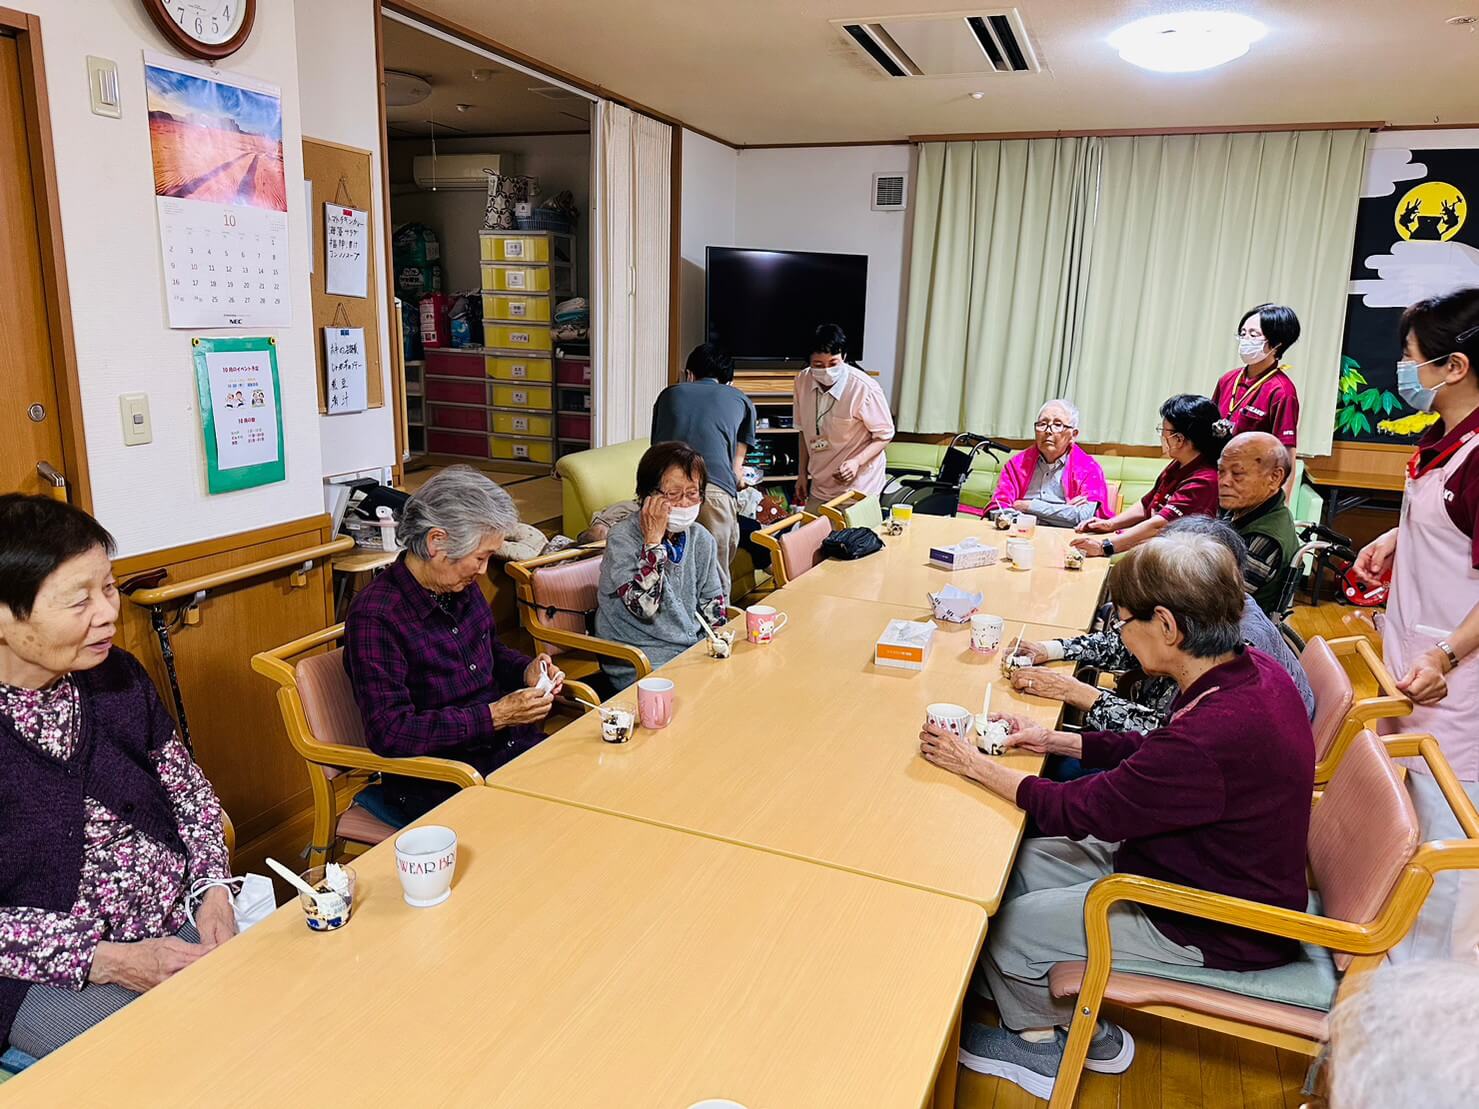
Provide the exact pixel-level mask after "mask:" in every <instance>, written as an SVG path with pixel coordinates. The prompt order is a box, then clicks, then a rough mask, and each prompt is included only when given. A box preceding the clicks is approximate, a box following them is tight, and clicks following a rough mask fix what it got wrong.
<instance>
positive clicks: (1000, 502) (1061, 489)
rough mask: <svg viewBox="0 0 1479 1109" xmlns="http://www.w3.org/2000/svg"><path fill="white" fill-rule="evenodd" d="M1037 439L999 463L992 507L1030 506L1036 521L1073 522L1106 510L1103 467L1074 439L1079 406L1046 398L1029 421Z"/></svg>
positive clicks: (1028, 509) (1024, 508)
mask: <svg viewBox="0 0 1479 1109" xmlns="http://www.w3.org/2000/svg"><path fill="white" fill-rule="evenodd" d="M1032 431H1033V436H1034V438H1035V439H1036V442H1034V444H1033V445H1032V446H1030V447H1028V448H1027V449H1026V450H1024V451H1021V452H1019V453H1018V454H1015V455H1013V456H1012V458H1011V460H1010V461H1008V462H1007V464H1006V465H1005V466H1003V467H1002V470H1001V477H1000V478H999V479H998V480H997V483H996V492H995V493H994V494H993V495H992V498H991V505H990V507H992V508H1014V509H1016V510H1017V511H1018V512H1030V513H1032V515H1034V516H1036V517H1037V519H1038V522H1039V523H1042V524H1047V525H1049V526H1051V527H1060V528H1071V527H1076V526H1077V525H1079V524H1081V523H1083V522H1084V521H1085V520H1092V519H1094V518H1095V517H1097V516H1107V515H1109V514H1110V512H1111V511H1112V509H1113V507H1114V506H1113V505H1108V504H1106V503H1105V502H1106V501H1107V500H1108V499H1109V493H1108V490H1107V489H1106V488H1105V485H1104V471H1103V470H1102V469H1101V468H1100V466H1099V463H1097V462H1095V461H1094V460H1093V459H1092V458H1090V457H1089V455H1088V454H1087V453H1086V452H1085V451H1084V449H1083V448H1082V447H1080V446H1079V445H1078V443H1077V442H1075V440H1077V439H1078V409H1077V408H1075V407H1074V406H1073V404H1071V403H1070V402H1069V401H1066V400H1061V399H1060V400H1050V401H1048V403H1047V404H1045V405H1043V406H1042V408H1041V410H1040V411H1039V412H1038V414H1037V422H1036V423H1034V424H1033V425H1032Z"/></svg>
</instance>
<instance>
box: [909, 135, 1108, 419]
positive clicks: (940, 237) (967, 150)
mask: <svg viewBox="0 0 1479 1109" xmlns="http://www.w3.org/2000/svg"><path fill="white" fill-rule="evenodd" d="M1098 144H1099V140H1097V139H1086V138H1063V139H1030V140H1026V139H1024V140H1011V141H1005V142H953V143H925V144H923V145H922V146H921V147H920V151H919V168H918V171H917V174H916V178H915V192H914V197H915V199H914V228H913V237H912V246H911V254H910V263H909V295H908V308H907V311H906V319H905V340H904V361H903V367H902V370H901V372H900V375H899V396H898V410H899V420H898V423H899V428H900V430H902V431H914V432H928V433H934V432H950V431H959V430H972V431H976V432H981V433H992V434H998V435H1008V436H1028V435H1031V427H1032V420H1033V417H1034V416H1036V415H1037V410H1038V408H1039V406H1040V405H1041V404H1042V402H1043V401H1044V400H1046V399H1047V398H1049V397H1051V396H1054V395H1056V393H1057V392H1058V390H1059V388H1060V385H1061V382H1062V381H1063V380H1064V379H1065V377H1066V375H1067V371H1068V365H1069V359H1070V356H1071V350H1072V344H1073V339H1074V335H1075V332H1076V322H1077V317H1078V313H1079V311H1080V310H1081V308H1082V303H1083V286H1082V280H1081V278H1082V274H1083V272H1084V270H1085V264H1086V259H1085V257H1084V252H1085V250H1086V249H1087V247H1088V244H1089V243H1090V235H1089V232H1090V231H1091V229H1092V224H1093V218H1094V197H1095V185H1096V181H1097V178H1098V168H1097V167H1098V153H1099V145H1098Z"/></svg>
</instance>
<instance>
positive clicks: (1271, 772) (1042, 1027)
mask: <svg viewBox="0 0 1479 1109" xmlns="http://www.w3.org/2000/svg"><path fill="white" fill-rule="evenodd" d="M1109 593H1110V596H1111V597H1112V598H1113V600H1114V602H1115V605H1116V607H1117V609H1118V623H1119V630H1120V634H1121V636H1122V637H1123V639H1124V644H1125V646H1126V647H1127V648H1128V649H1129V651H1130V652H1131V653H1132V654H1133V655H1134V656H1135V657H1136V659H1137V660H1138V661H1139V663H1140V665H1141V667H1142V668H1143V669H1144V670H1145V671H1146V673H1148V674H1152V675H1166V676H1169V677H1171V678H1173V679H1175V681H1176V684H1177V685H1178V686H1179V687H1180V694H1179V695H1178V696H1177V698H1176V700H1175V702H1174V703H1173V708H1172V714H1171V718H1170V722H1169V723H1168V724H1166V726H1164V727H1162V728H1157V729H1155V730H1154V731H1151V732H1149V733H1147V734H1145V735H1141V734H1139V733H1136V732H1084V733H1082V734H1080V735H1073V734H1070V733H1067V732H1050V731H1047V730H1045V729H1043V728H1042V727H1040V726H1037V725H1033V724H1031V723H1029V722H1027V721H1024V720H1018V719H1012V720H1011V725H1012V728H1013V731H1012V734H1011V736H1010V737H1009V739H1008V743H1009V745H1010V746H1013V747H1017V748H1020V749H1023V750H1027V751H1032V752H1035V753H1043V754H1057V755H1066V756H1069V757H1072V758H1078V759H1081V760H1082V761H1083V765H1084V766H1086V767H1089V768H1092V769H1099V770H1102V771H1103V773H1101V774H1094V775H1092V776H1090V777H1086V778H1081V779H1079V780H1077V781H1072V782H1063V783H1058V782H1050V781H1048V780H1047V779H1045V778H1039V777H1036V776H1033V775H1029V774H1023V773H1021V772H1020V771H1016V770H1010V769H1008V768H1007V767H1005V766H1003V765H1002V764H1001V763H999V762H997V761H996V760H993V759H991V758H989V757H987V756H985V755H982V754H980V753H979V752H978V751H977V750H976V749H975V748H974V747H972V746H969V745H967V744H964V743H962V742H960V741H959V740H957V739H955V738H954V737H953V736H951V735H950V734H949V733H946V732H943V731H941V730H939V729H935V728H927V729H926V730H925V731H924V732H923V733H922V734H921V735H920V743H921V750H922V753H923V754H924V757H925V758H927V759H928V760H929V761H930V762H933V763H935V764H936V765H938V766H942V767H944V768H946V769H949V770H953V771H955V772H957V773H959V774H961V775H963V776H965V777H967V778H970V779H971V780H973V781H975V782H978V783H980V784H981V785H982V786H984V787H985V788H987V789H988V790H990V791H991V792H993V793H996V794H999V795H1000V796H1002V797H1006V798H1009V799H1012V800H1015V801H1016V803H1017V804H1018V805H1019V806H1021V808H1022V809H1023V810H1024V811H1026V813H1027V814H1028V815H1029V816H1031V817H1032V819H1033V821H1034V822H1035V823H1036V825H1037V827H1038V829H1039V830H1040V831H1041V833H1042V838H1036V839H1029V840H1026V841H1024V843H1023V845H1022V850H1021V852H1020V853H1019V854H1018V856H1017V865H1016V868H1015V870H1014V871H1013V874H1012V878H1011V881H1010V883H1009V884H1008V886H1007V890H1006V894H1005V897H1004V899H1003V901H1002V906H1001V909H1000V911H999V912H998V913H997V914H996V916H995V917H994V918H993V919H992V921H991V928H990V930H989V932H988V934H987V938H986V950H985V952H984V953H983V955H982V958H981V963H980V967H979V973H978V975H977V988H978V989H981V990H982V992H986V993H989V995H990V996H991V997H992V998H994V999H995V1001H996V1006H997V1010H998V1012H999V1013H1000V1015H1001V1025H1002V1026H1001V1027H1000V1028H990V1027H987V1026H984V1025H979V1024H974V1025H971V1026H970V1027H968V1028H967V1029H966V1031H965V1034H964V1036H963V1037H962V1046H961V1062H963V1063H964V1064H965V1065H966V1066H968V1067H970V1068H971V1069H972V1070H976V1071H979V1072H981V1073H983V1074H994V1075H998V1076H1000V1077H1003V1078H1006V1079H1008V1080H1010V1081H1012V1082H1015V1083H1017V1084H1018V1085H1020V1086H1022V1087H1023V1088H1025V1089H1027V1090H1028V1091H1030V1092H1031V1093H1033V1094H1035V1095H1036V1096H1038V1097H1047V1096H1048V1095H1049V1093H1050V1092H1051V1090H1052V1085H1053V1079H1054V1078H1055V1077H1056V1076H1057V1072H1058V1061H1059V1059H1060V1058H1061V1057H1062V1048H1063V1043H1064V1032H1063V1030H1062V1027H1063V1026H1064V1025H1066V1024H1068V1023H1069V1021H1070V1020H1071V1018H1072V1001H1071V999H1060V998H1054V997H1053V996H1052V995H1051V994H1050V992H1049V989H1048V978H1047V975H1048V972H1049V971H1050V970H1051V969H1052V967H1053V965H1054V964H1056V963H1060V962H1065V961H1069V960H1078V959H1083V958H1085V957H1086V954H1087V950H1086V942H1085V938H1084V920H1083V908H1084V898H1085V897H1086V896H1087V894H1088V891H1089V887H1090V886H1092V885H1093V884H1094V882H1096V881H1097V880H1098V879H1100V878H1102V877H1104V876H1105V875H1107V874H1109V873H1111V872H1115V871H1118V872H1122V873H1129V874H1141V875H1145V876H1146V877H1150V878H1158V879H1161V880H1164V881H1167V882H1175V883H1178V884H1180V885H1185V886H1191V887H1193V888H1196V889H1203V890H1210V891H1212V892H1215V893H1222V894H1228V895H1230V896H1233V897H1244V898H1249V899H1251V900H1254V901H1261V902H1264V903H1265V904H1269V905H1277V906H1280V907H1282V908H1286V909H1303V908H1304V907H1305V903H1306V900H1307V897H1308V893H1307V890H1306V886H1305V839H1306V837H1307V835H1308V832H1309V815H1310V797H1311V793H1312V790H1313V788H1314V762H1315V756H1314V740H1313V738H1312V736H1311V734H1310V725H1309V718H1308V716H1307V714H1306V713H1305V710H1304V705H1303V703H1302V702H1301V700H1300V697H1299V692H1298V690H1297V689H1296V688H1295V686H1294V683H1293V682H1292V681H1291V680H1290V678H1289V675H1288V674H1287V673H1286V672H1285V671H1284V670H1283V668H1282V667H1280V665H1279V664H1278V663H1277V662H1276V661H1274V660H1273V659H1272V658H1270V657H1269V656H1267V655H1265V654H1262V653H1261V652H1259V651H1257V650H1256V649H1254V648H1251V647H1245V646H1244V645H1243V638H1242V633H1241V631H1240V628H1239V618H1240V616H1241V614H1242V608H1243V583H1242V580H1241V578H1240V577H1239V574H1238V569H1237V567H1236V566H1235V565H1234V562H1233V558H1232V555H1231V554H1230V553H1229V552H1228V550H1227V548H1226V547H1224V546H1222V545H1221V544H1220V543H1217V542H1215V541H1214V540H1212V539H1211V538H1209V537H1207V536H1204V535H1174V536H1164V537H1161V538H1157V539H1153V540H1151V541H1150V542H1149V543H1147V544H1145V545H1144V546H1141V547H1137V548H1135V549H1134V550H1132V551H1131V552H1130V553H1129V554H1128V555H1126V556H1125V558H1124V560H1123V561H1121V562H1119V563H1118V564H1116V565H1115V567H1114V568H1113V569H1112V570H1111V571H1110V574H1109ZM1116 844H1117V845H1118V846H1115V845H1116ZM1110 931H1111V934H1112V936H1113V940H1114V954H1115V961H1116V963H1118V962H1120V961H1123V960H1134V961H1137V962H1141V963H1144V962H1146V961H1149V962H1158V963H1165V964H1168V965H1176V966H1207V967H1215V968H1220V969H1226V970H1258V969H1263V968H1267V967H1274V966H1279V965H1281V964H1283V963H1287V962H1289V961H1290V960H1292V959H1293V958H1294V957H1295V956H1296V954H1297V953H1298V945H1297V944H1295V943H1294V942H1292V941H1289V940H1284V939H1280V938H1277V937H1272V936H1265V935H1260V934H1257V933H1254V932H1249V931H1246V930H1244V929H1240V928H1235V927H1231V926H1228V925H1223V924H1217V923H1212V922H1209V921H1203V920H1197V919H1193V918H1191V917H1184V916H1179V915H1175V914H1168V913H1162V912H1160V911H1158V910H1144V909H1141V908H1139V907H1137V906H1131V905H1126V906H1122V907H1119V908H1117V909H1115V910H1114V912H1113V914H1112V915H1111V917H1110ZM1133 1055H1134V1043H1133V1042H1132V1041H1131V1039H1130V1037H1129V1035H1128V1034H1127V1033H1125V1032H1124V1030H1123V1029H1120V1028H1117V1027H1115V1026H1114V1025H1112V1024H1110V1023H1109V1022H1108V1021H1103V1022H1101V1024H1100V1027H1099V1029H1098V1030H1097V1032H1096V1034H1095V1037H1094V1041H1093V1044H1092V1046H1091V1047H1090V1052H1089V1062H1088V1067H1089V1069H1090V1070H1097V1071H1101V1072H1105V1073H1110V1074H1117V1073H1119V1072H1120V1071H1123V1070H1124V1069H1125V1068H1126V1067H1128V1066H1129V1065H1130V1060H1131V1058H1132V1057H1133Z"/></svg>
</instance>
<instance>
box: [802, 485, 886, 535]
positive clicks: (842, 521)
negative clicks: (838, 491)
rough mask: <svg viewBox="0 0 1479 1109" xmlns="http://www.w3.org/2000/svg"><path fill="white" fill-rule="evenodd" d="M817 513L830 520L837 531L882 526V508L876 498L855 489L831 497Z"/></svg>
mask: <svg viewBox="0 0 1479 1109" xmlns="http://www.w3.org/2000/svg"><path fill="white" fill-rule="evenodd" d="M817 511H818V512H819V513H820V514H821V515H823V516H825V517H826V518H827V519H829V520H831V521H832V527H833V528H834V529H835V530H837V531H841V530H842V529H843V528H876V527H879V526H881V525H882V524H883V506H882V505H881V504H880V503H879V500H878V497H877V496H876V495H874V494H872V493H860V492H858V491H857V490H856V489H854V490H853V491H852V492H850V493H844V494H842V496H840V497H833V498H832V499H831V500H830V501H828V502H827V503H826V504H824V505H822V506H821V507H820V508H818V509H817Z"/></svg>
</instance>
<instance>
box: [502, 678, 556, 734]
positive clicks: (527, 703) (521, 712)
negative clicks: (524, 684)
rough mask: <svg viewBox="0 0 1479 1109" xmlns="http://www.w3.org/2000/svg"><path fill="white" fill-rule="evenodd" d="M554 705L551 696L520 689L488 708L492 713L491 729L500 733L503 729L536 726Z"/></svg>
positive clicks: (536, 691)
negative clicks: (528, 725)
mask: <svg viewBox="0 0 1479 1109" xmlns="http://www.w3.org/2000/svg"><path fill="white" fill-rule="evenodd" d="M554 704H555V699H554V697H553V696H551V695H550V694H548V693H541V692H539V690H537V689H521V690H519V691H518V692H517V693H510V694H509V695H508V696H507V697H504V698H502V699H501V700H498V701H494V702H493V704H492V705H490V706H489V707H490V708H491V710H492V712H493V729H494V730H495V731H500V732H501V731H502V730H503V729H504V728H514V727H518V726H519V725H520V724H537V723H538V722H539V721H541V720H543V719H544V718H545V717H546V716H548V715H549V712H550V709H552V708H553V707H554Z"/></svg>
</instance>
